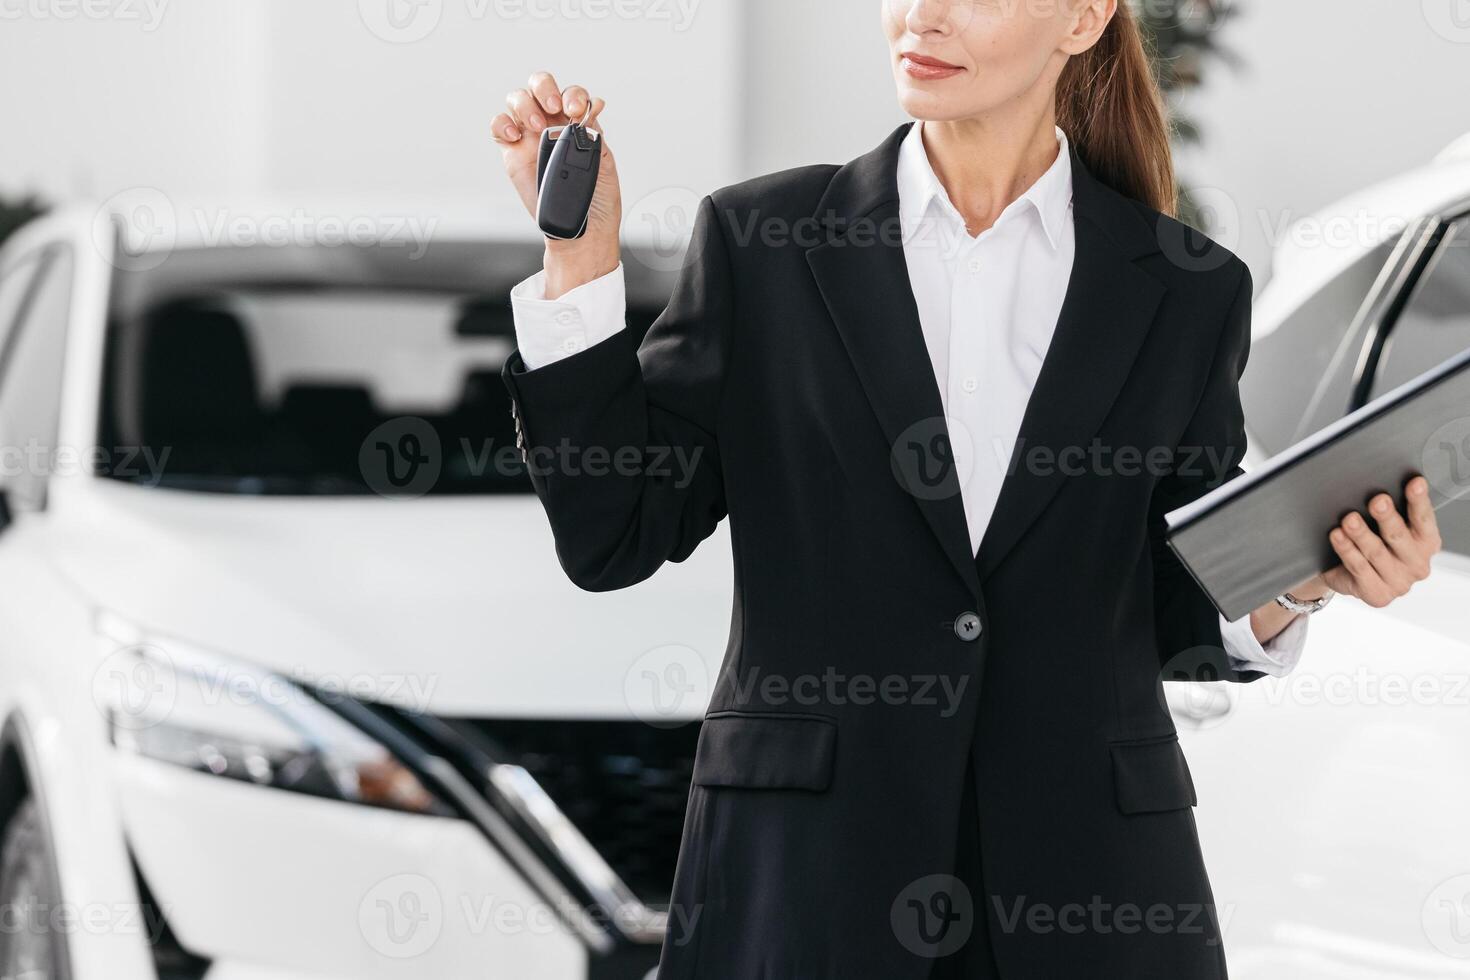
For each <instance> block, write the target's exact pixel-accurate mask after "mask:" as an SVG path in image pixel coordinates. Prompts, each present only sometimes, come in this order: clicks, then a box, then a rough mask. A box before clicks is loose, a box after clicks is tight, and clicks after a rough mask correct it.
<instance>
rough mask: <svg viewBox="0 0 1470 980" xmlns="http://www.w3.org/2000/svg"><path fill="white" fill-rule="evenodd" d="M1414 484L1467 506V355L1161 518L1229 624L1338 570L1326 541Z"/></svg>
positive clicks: (1442, 500)
mask: <svg viewBox="0 0 1470 980" xmlns="http://www.w3.org/2000/svg"><path fill="white" fill-rule="evenodd" d="M1415 474H1422V475H1423V476H1424V477H1426V478H1427V479H1428V480H1429V487H1430V500H1431V502H1432V503H1433V504H1434V506H1435V509H1436V510H1437V509H1439V508H1440V507H1443V506H1444V505H1445V504H1447V503H1449V502H1451V501H1453V500H1457V499H1459V498H1461V497H1466V496H1470V350H1467V351H1465V352H1463V353H1461V354H1459V355H1458V356H1456V357H1454V358H1451V359H1450V360H1448V361H1446V362H1445V363H1443V364H1441V365H1440V366H1439V367H1437V368H1435V369H1434V370H1432V371H1429V372H1426V373H1425V374H1423V375H1421V376H1419V377H1418V378H1415V379H1414V380H1413V381H1410V382H1408V383H1407V384H1404V385H1402V386H1400V387H1398V388H1395V389H1394V390H1393V391H1390V392H1388V393H1387V394H1385V395H1383V396H1381V397H1379V398H1377V399H1375V400H1373V401H1372V402H1369V403H1368V404H1367V405H1364V406H1363V407H1362V408H1360V409H1358V410H1357V411H1356V412H1353V413H1352V414H1351V415H1348V416H1346V417H1344V418H1342V419H1339V420H1338V421H1337V422H1335V423H1333V424H1332V425H1330V426H1328V427H1327V428H1325V429H1323V430H1321V431H1320V432H1318V433H1316V434H1315V435H1312V436H1310V437H1308V438H1307V439H1305V440H1303V441H1302V442H1299V443H1297V444H1296V445H1295V446H1292V447H1291V448H1290V449H1287V450H1285V451H1284V452H1282V453H1280V454H1279V455H1276V456H1274V457H1272V458H1271V459H1270V460H1269V461H1268V462H1266V463H1265V464H1264V465H1262V466H1261V467H1259V468H1258V469H1256V470H1253V471H1252V472H1250V473H1247V474H1245V475H1243V476H1240V477H1237V478H1236V479H1234V480H1231V481H1230V482H1229V483H1226V484H1225V485H1223V486H1221V487H1219V488H1218V489H1216V490H1214V491H1212V492H1210V493H1208V494H1206V495H1205V496H1203V497H1201V498H1200V499H1198V500H1196V501H1194V502H1193V503H1191V504H1187V505H1185V506H1184V507H1180V508H1179V509H1178V510H1174V511H1171V512H1170V513H1169V514H1167V515H1166V516H1165V518H1164V520H1165V523H1166V524H1167V525H1168V542H1169V547H1170V548H1171V549H1172V550H1173V552H1174V554H1176V555H1178V556H1179V560H1180V561H1181V562H1183V563H1184V567H1185V568H1187V569H1188V570H1189V573H1190V574H1191V575H1193V576H1194V579H1195V581H1196V582H1198V583H1199V585H1200V587H1201V588H1203V589H1204V591H1205V593H1206V594H1207V595H1208V596H1209V597H1210V600H1211V601H1212V602H1213V603H1214V604H1215V606H1216V608H1218V609H1219V610H1220V612H1221V613H1222V614H1223V615H1224V616H1225V618H1226V619H1228V620H1231V621H1234V620H1237V619H1240V618H1241V617H1242V616H1246V615H1249V614H1250V612H1251V611H1252V610H1254V609H1257V608H1258V607H1260V606H1263V605H1265V604H1266V603H1268V602H1270V601H1271V600H1273V599H1274V598H1275V597H1276V596H1278V595H1281V594H1282V593H1283V592H1285V591H1286V590H1288V589H1290V588H1291V587H1292V586H1294V585H1297V584H1299V583H1301V582H1303V581H1305V580H1307V579H1309V578H1311V577H1312V576H1313V575H1317V574H1319V573H1321V572H1323V571H1326V570H1327V569H1329V568H1332V567H1334V566H1336V565H1337V564H1338V563H1339V562H1338V559H1337V555H1336V553H1335V552H1334V551H1333V550H1332V546H1331V544H1329V542H1328V540H1327V534H1328V532H1329V531H1331V530H1332V528H1333V527H1334V526H1335V525H1336V524H1337V523H1338V522H1339V521H1341V520H1342V518H1343V517H1344V516H1345V515H1346V514H1347V513H1348V512H1349V511H1353V510H1357V511H1361V512H1363V513H1364V514H1365V515H1366V509H1365V508H1366V505H1367V502H1368V500H1369V499H1371V498H1372V497H1373V496H1375V495H1376V494H1378V493H1388V494H1390V495H1392V496H1393V497H1394V498H1395V499H1396V500H1399V501H1400V502H1402V499H1403V488H1404V485H1405V484H1406V483H1407V482H1408V481H1409V479H1410V478H1411V477H1413V476H1414V475H1415Z"/></svg>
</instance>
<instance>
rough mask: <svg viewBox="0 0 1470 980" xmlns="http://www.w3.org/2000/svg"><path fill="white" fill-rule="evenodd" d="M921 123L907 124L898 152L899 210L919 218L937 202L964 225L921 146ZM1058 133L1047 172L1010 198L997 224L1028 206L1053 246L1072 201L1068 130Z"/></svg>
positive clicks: (947, 213)
mask: <svg viewBox="0 0 1470 980" xmlns="http://www.w3.org/2000/svg"><path fill="white" fill-rule="evenodd" d="M923 126H924V124H923V123H922V122H916V123H914V125H913V126H911V127H910V128H909V132H908V135H907V136H905V137H904V140H903V145H902V147H900V149H899V154H898V199H899V210H900V213H901V214H902V215H903V216H904V218H905V219H911V220H913V221H916V222H917V221H918V220H919V219H921V218H923V217H924V216H925V215H927V214H928V213H929V209H930V208H931V207H933V206H935V205H936V204H937V205H938V206H939V208H940V209H941V211H942V212H943V213H944V214H945V215H946V216H948V217H950V218H951V219H952V220H954V221H957V222H959V223H960V225H961V227H963V225H964V220H963V219H962V218H961V217H960V213H959V211H958V209H956V208H955V206H954V204H952V203H951V202H950V199H949V195H948V194H947V193H946V192H945V190H944V185H943V184H941V183H940V182H939V177H938V176H937V175H936V174H935V173H934V167H933V166H932V165H931V164H930V163H929V154H928V152H927V151H926V150H925V149H924V138H923V135H922V132H923ZM1055 128H1056V134H1057V146H1058V153H1057V158H1056V161H1055V162H1054V163H1052V165H1051V167H1049V168H1048V169H1047V171H1046V173H1044V174H1042V175H1041V176H1040V177H1039V178H1037V180H1036V182H1035V183H1034V184H1032V185H1031V186H1030V187H1028V188H1027V189H1026V192H1025V193H1024V194H1022V195H1021V196H1020V197H1018V198H1017V199H1016V200H1015V201H1012V202H1011V204H1010V205H1008V206H1007V207H1006V209H1005V210H1004V211H1002V212H1001V215H1000V217H999V218H997V219H996V224H997V225H999V224H1000V223H1001V222H1002V221H1007V220H1009V219H1010V216H1011V215H1012V214H1013V213H1016V212H1019V211H1021V210H1023V209H1025V208H1026V207H1028V206H1029V207H1031V208H1032V209H1034V210H1035V212H1036V214H1037V215H1038V216H1039V217H1040V218H1041V227H1042V230H1043V231H1045V233H1046V239H1047V241H1048V242H1049V243H1050V244H1051V247H1052V248H1057V247H1058V244H1059V243H1060V242H1061V234H1062V223H1063V222H1064V221H1066V220H1067V219H1068V214H1067V211H1068V208H1069V207H1070V206H1071V204H1072V155H1071V152H1070V148H1069V144H1068V141H1067V134H1066V133H1064V132H1062V128H1061V127H1060V126H1057V127H1055Z"/></svg>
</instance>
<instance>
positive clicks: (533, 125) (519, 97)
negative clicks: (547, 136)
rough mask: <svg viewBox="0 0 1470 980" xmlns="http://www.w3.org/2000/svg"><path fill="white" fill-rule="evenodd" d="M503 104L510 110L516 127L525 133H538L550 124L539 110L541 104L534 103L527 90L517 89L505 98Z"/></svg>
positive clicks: (534, 97) (533, 98) (534, 100)
mask: <svg viewBox="0 0 1470 980" xmlns="http://www.w3.org/2000/svg"><path fill="white" fill-rule="evenodd" d="M505 104H506V106H507V107H508V108H509V109H510V114H511V118H513V119H514V120H515V123H516V125H517V126H519V127H520V128H521V131H522V132H525V133H540V132H541V131H542V130H543V129H545V128H546V127H547V126H549V125H551V123H550V122H549V121H548V120H547V118H546V113H545V112H544V111H543V110H542V108H541V103H539V102H537V101H536V96H534V95H532V94H531V92H530V90H529V89H523V88H518V89H516V90H515V91H514V92H511V93H510V94H509V95H507V96H506V97H505Z"/></svg>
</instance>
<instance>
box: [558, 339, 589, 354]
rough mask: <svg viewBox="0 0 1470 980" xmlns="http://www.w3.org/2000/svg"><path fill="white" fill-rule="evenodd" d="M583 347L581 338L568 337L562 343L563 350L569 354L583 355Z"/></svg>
mask: <svg viewBox="0 0 1470 980" xmlns="http://www.w3.org/2000/svg"><path fill="white" fill-rule="evenodd" d="M583 346H584V345H583V343H582V338H581V337H568V338H567V339H566V340H563V341H562V342H561V349H562V350H563V351H564V352H565V353H568V354H578V353H581V351H582V347H583Z"/></svg>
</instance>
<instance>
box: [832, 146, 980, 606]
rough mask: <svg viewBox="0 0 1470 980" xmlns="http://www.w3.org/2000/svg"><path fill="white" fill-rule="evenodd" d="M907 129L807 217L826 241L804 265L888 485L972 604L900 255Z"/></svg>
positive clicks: (959, 513) (940, 406)
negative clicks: (915, 513) (875, 431)
mask: <svg viewBox="0 0 1470 980" xmlns="http://www.w3.org/2000/svg"><path fill="white" fill-rule="evenodd" d="M910 125H911V124H910ZM908 129H909V126H908V125H905V126H902V127H900V128H899V129H898V130H897V131H895V132H894V133H893V134H892V135H891V136H889V138H888V139H887V140H885V141H884V142H883V144H882V145H880V146H879V147H878V148H877V149H875V150H873V151H872V152H870V153H868V154H866V155H864V156H861V157H859V158H858V159H856V160H854V161H853V162H852V163H850V164H848V165H847V166H845V167H843V168H841V169H840V170H838V171H837V173H836V174H835V175H834V176H833V178H832V182H831V183H830V184H829V185H828V188H827V191H826V193H825V194H824V195H823V197H822V201H821V203H819V205H818V206H817V212H816V213H817V216H818V218H819V220H821V221H822V222H823V223H824V224H825V226H826V233H825V234H824V235H823V236H822V241H821V243H820V244H818V245H817V246H816V247H814V248H811V249H808V250H807V253H806V257H807V262H808V264H809V265H810V266H811V269H812V273H813V275H814V276H815V277H816V280H817V286H818V288H819V289H820V290H821V293H822V298H823V300H824V301H825V302H826V304H827V309H828V311H829V312H830V313H831V314H832V319H833V321H834V322H835V323H836V325H837V331H838V333H839V334H840V335H841V337H842V343H843V346H844V347H846V349H847V353H848V356H849V357H850V358H851V359H852V363H853V367H854V368H855V369H856V371H857V376H858V379H859V381H861V383H862V386H863V390H864V393H865V394H866V395H867V398H868V401H869V402H870V403H871V404H872V407H873V412H874V414H876V415H877V417H878V422H879V425H880V426H881V427H882V429H883V434H884V436H885V437H886V438H887V440H888V445H889V447H890V452H891V457H890V458H891V462H892V464H893V469H894V477H895V479H897V480H898V481H899V483H900V485H901V486H903V487H904V488H905V489H906V490H908V491H909V495H910V496H911V497H912V498H913V500H914V502H915V504H917V505H918V507H919V510H920V511H921V512H922V513H923V515H924V519H925V520H926V521H927V522H928V523H929V527H930V528H931V529H932V530H933V532H934V535H935V537H936V538H938V539H939V544H940V546H941V547H942V548H943V549H944V552H945V554H947V555H948V556H949V559H950V561H951V562H952V563H953V564H954V566H955V570H956V571H957V572H958V573H959V575H960V576H961V577H962V578H963V579H964V580H965V583H966V584H967V585H968V586H969V587H970V589H971V591H972V592H974V593H976V594H978V593H979V591H980V580H979V576H978V574H977V572H976V569H975V557H974V555H973V554H972V553H971V551H970V535H969V531H968V529H967V527H966V524H965V509H964V502H963V500H962V499H961V497H960V483H959V477H958V476H957V474H956V473H955V468H954V465H953V462H952V458H951V454H950V453H949V452H948V449H947V447H948V435H949V434H948V429H947V427H946V426H945V424H944V403H943V401H942V400H941V398H940V395H939V386H938V382H937V380H936V379H935V377H934V367H933V364H932V362H931V361H930V360H929V351H928V348H927V347H925V345H924V333H923V329H922V327H921V326H920V324H919V311H918V307H917V306H916V305H915V304H914V293H913V288H912V286H911V285H910V283H909V275H908V265H907V263H906V261H905V259H904V253H903V242H902V234H901V229H900V225H899V215H898V177H897V173H898V152H899V147H900V145H901V144H902V142H903V138H904V136H905V135H906V134H907V133H908Z"/></svg>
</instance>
